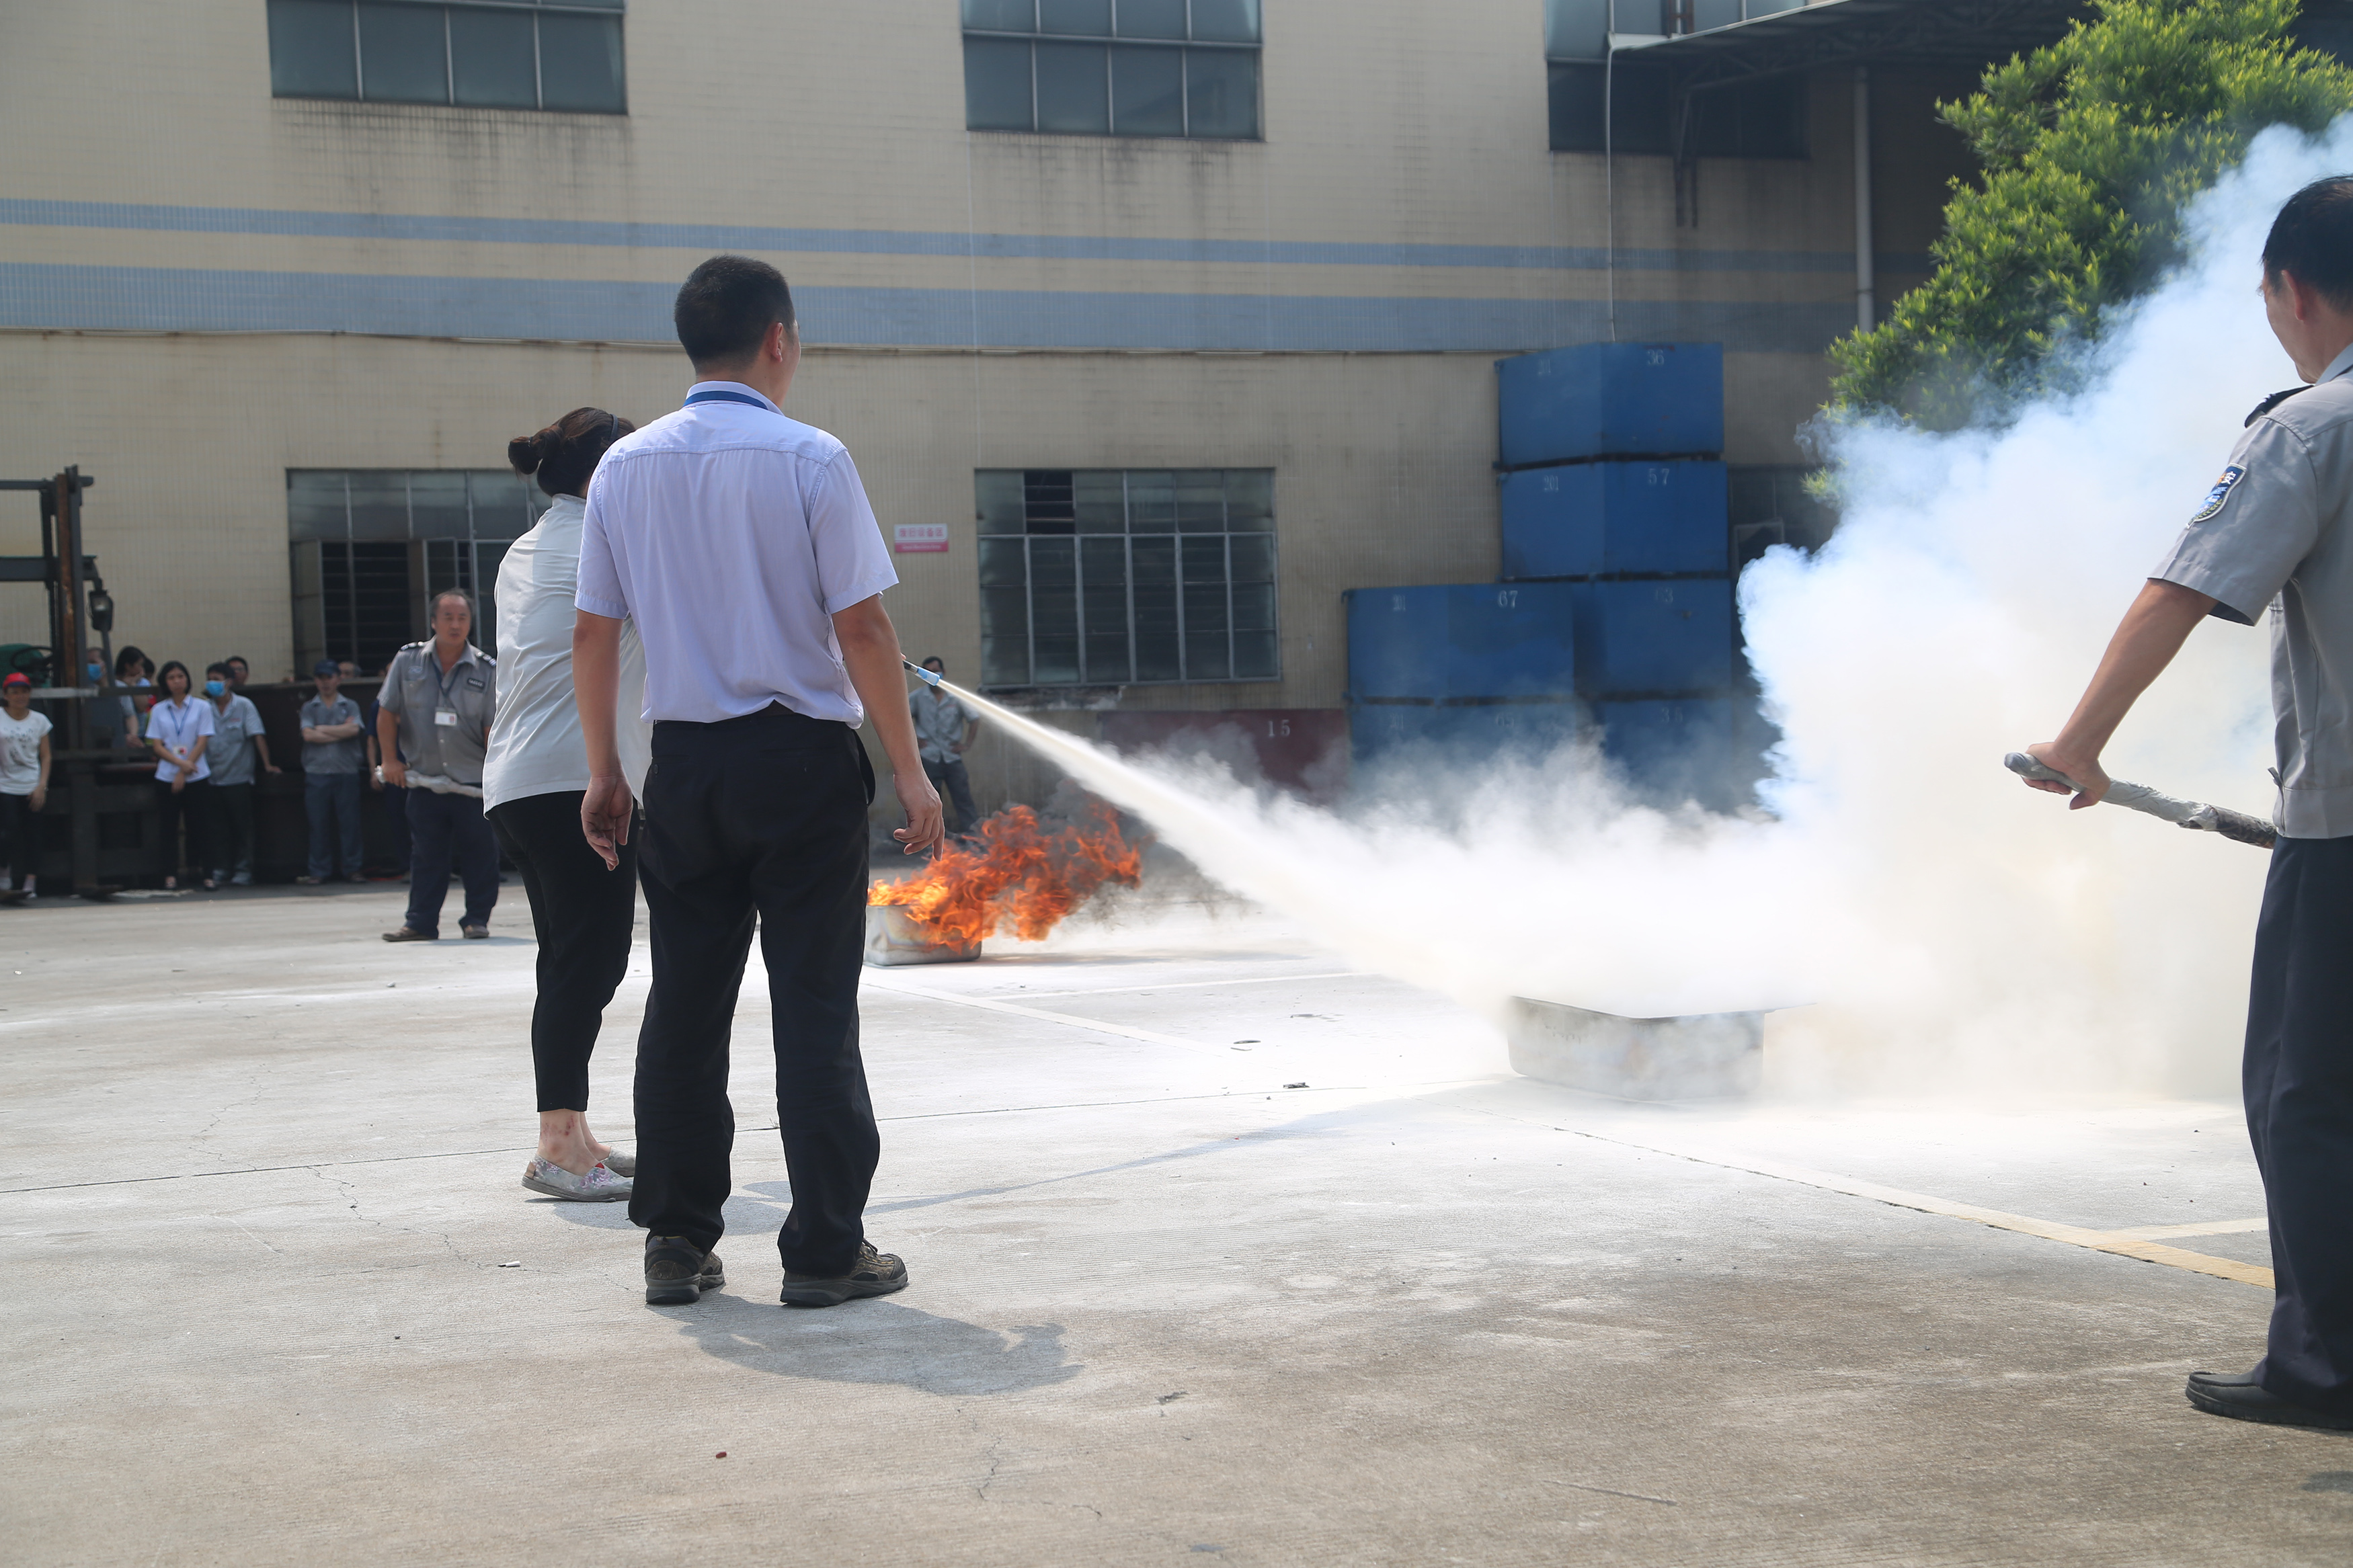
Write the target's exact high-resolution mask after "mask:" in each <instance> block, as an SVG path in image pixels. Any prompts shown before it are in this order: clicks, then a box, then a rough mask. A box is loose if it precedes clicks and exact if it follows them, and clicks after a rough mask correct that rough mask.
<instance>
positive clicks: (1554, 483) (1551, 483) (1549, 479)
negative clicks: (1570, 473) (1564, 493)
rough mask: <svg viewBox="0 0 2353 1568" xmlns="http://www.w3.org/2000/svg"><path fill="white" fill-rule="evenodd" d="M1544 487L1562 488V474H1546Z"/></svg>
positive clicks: (1548, 488) (1551, 488)
mask: <svg viewBox="0 0 2353 1568" xmlns="http://www.w3.org/2000/svg"><path fill="white" fill-rule="evenodd" d="M1544 488H1545V489H1547V490H1556V489H1560V476H1559V475H1558V474H1546V476H1545V482H1544Z"/></svg>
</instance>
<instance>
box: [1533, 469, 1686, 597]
mask: <svg viewBox="0 0 2353 1568" xmlns="http://www.w3.org/2000/svg"><path fill="white" fill-rule="evenodd" d="M1503 502H1504V579H1505V580H1506V581H1511V580H1514V579H1518V578H1528V577H1594V576H1600V575H1602V574H1619V573H1650V572H1727V571H1730V570H1731V567H1732V525H1731V514H1730V511H1729V510H1728V509H1727V496H1726V489H1725V467H1724V465H1723V464H1722V463H1716V462H1677V463H1574V464H1571V465H1569V466H1567V467H1566V468H1522V469H1520V470H1519V471H1518V472H1516V473H1510V474H1505V475H1504V476H1503Z"/></svg>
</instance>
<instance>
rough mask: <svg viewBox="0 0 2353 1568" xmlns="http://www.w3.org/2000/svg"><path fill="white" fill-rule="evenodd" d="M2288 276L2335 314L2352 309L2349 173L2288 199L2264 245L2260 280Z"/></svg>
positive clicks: (2352, 186) (2352, 187) (2352, 181)
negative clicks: (2315, 294)
mask: <svg viewBox="0 0 2353 1568" xmlns="http://www.w3.org/2000/svg"><path fill="white" fill-rule="evenodd" d="M2283 272H2285V273H2288V274H2289V275H2291V276H2292V277H2294V278H2295V280H2296V281H2297V282H2299V283H2302V284H2303V285H2305V286H2306V288H2308V289H2317V290H2318V291H2319V294H2320V297H2321V298H2322V299H2324V300H2327V301H2328V302H2329V303H2330V304H2332V305H2334V306H2336V307H2337V309H2338V310H2353V174H2331V175H2329V176H2328V177H2327V179H2325V180H2315V181H2313V182H2312V184H2308V185H2306V186H2305V187H2304V189H2302V190H2300V191H2298V192H2296V193H2295V195H2292V196H2290V197H2288V199H2287V205H2285V206H2284V207H2282V208H2280V210H2279V216H2277V217H2275V218H2274V219H2273V220H2272V232H2271V237H2270V238H2268V239H2266V240H2264V241H2263V276H2264V277H2265V278H2266V279H2270V280H2271V281H2272V282H2273V283H2274V285H2276V284H2277V282H2278V280H2279V275H2280V274H2281V273H2283Z"/></svg>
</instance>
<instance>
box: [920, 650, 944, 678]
mask: <svg viewBox="0 0 2353 1568" xmlns="http://www.w3.org/2000/svg"><path fill="white" fill-rule="evenodd" d="M935 664H936V665H938V666H939V667H940V673H942V674H945V673H946V672H947V668H948V661H947V660H946V659H944V658H941V657H940V656H939V655H938V654H934V655H932V657H931V658H927V659H925V660H923V668H925V669H929V668H932V666H934V665H935Z"/></svg>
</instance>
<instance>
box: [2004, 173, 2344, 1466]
mask: <svg viewBox="0 0 2353 1568" xmlns="http://www.w3.org/2000/svg"><path fill="white" fill-rule="evenodd" d="M2263 306H2264V310H2265V313H2266V314H2267V315H2268V316H2269V317H2270V320H2271V326H2272V331H2273V332H2274V334H2276V335H2277V337H2278V338H2279V341H2280V345H2281V346H2282V347H2283V348H2284V349H2286V350H2287V353H2288V357H2289V358H2290V359H2291V360H2293V361H2294V362H2295V368H2296V373H2297V374H2299V375H2301V376H2303V377H2304V379H2305V381H2306V385H2305V386H2301V387H2297V388H2295V390H2294V391H2292V392H2287V393H2281V394H2278V395H2274V396H2273V397H2271V398H2268V399H2266V400H2265V401H2264V403H2263V405H2262V406H2260V407H2258V408H2257V409H2256V410H2255V412H2254V413H2253V415H2251V416H2249V417H2248V420H2247V429H2246V434H2245V435H2244V436H2242V437H2240V440H2239V444H2238V447H2237V448H2236V449H2235V450H2233V451H2232V454H2231V460H2230V463H2229V465H2228V466H2227V467H2225V468H2223V470H2222V472H2221V477H2220V478H2218V479H2216V480H2215V481H2214V486H2213V488H2212V489H2211V490H2209V491H2208V492H2207V494H2206V497H2205V500H2203V502H2202V503H2201V504H2200V505H2199V507H2198V508H2197V509H2196V510H2195V512H2194V513H2193V515H2192V516H2191V517H2190V519H2189V526H2188V528H2186V529H2185V530H2184V531H2182V534H2181V537H2180V539H2179V541H2178V542H2176V543H2175V545H2174V547H2173V549H2172V551H2171V552H2169V553H2168V555H2167V556H2166V558H2165V559H2164V560H2163V561H2162V562H2160V563H2158V567H2157V570H2156V571H2154V572H2152V573H2151V574H2149V580H2148V582H2147V584H2145V585H2144V586H2143V587H2142V589H2141V593H2140V596H2139V598H2138V599H2137V600H2135V601H2134V604H2133V606H2132V608H2131V609H2130V610H2128V611H2127V612H2126V615H2125V619H2124V624H2123V625H2122V626H2119V627H2118V628H2117V629H2116V637H2115V638H2114V639H2113V640H2112V641H2111V642H2110V643H2109V644H2108V651H2107V654H2106V656H2105V658H2102V659H2101V661H2100V668H2099V669H2098V671H2097V673H2095V674H2094V676H2093V677H2092V684H2091V686H2090V688H2089V689H2087V690H2086V691H2085V692H2084V698H2083V700H2082V701H2081V702H2079V703H2078V704H2077V705H2076V708H2075V712H2074V715H2073V717H2072V718H2070V719H2069V720H2068V721H2067V725H2066V728H2065V729H2063V730H2062V731H2060V732H2059V738H2058V739H2057V740H2055V741H2050V742H2044V743H2043V744H2042V745H2039V746H2032V747H2030V748H2028V749H2029V750H2030V751H2031V752H2033V753H2034V755H2035V756H2037V757H2039V758H2040V759H2042V761H2043V762H2044V763H2047V764H2049V765H2050V766H2051V767H2052V768H2054V769H2056V770H2057V771H2058V772H2059V773H2063V774H2064V775H2065V776H2066V777H2067V778H2069V779H2071V780H2073V781H2074V782H2075V783H2076V784H2078V785H2079V786H2081V788H2080V793H2078V794H2076V795H2075V799H2074V801H2073V805H2076V806H2079V807H2080V806H2086V805H2096V804H2097V803H2098V802H2099V800H2100V799H2101V797H2102V796H2103V795H2105V794H2106V793H2107V789H2108V776H2107V774H2106V773H2105V772H2103V771H2102V769H2101V767H2100V752H2101V750H2102V748H2103V747H2105V745H2106V744H2107V742H2108V738H2109V736H2111V735H2112V734H2114V733H2115V732H2116V726H2117V725H2118V724H2119V723H2121V722H2122V721H2123V720H2124V717H2125V714H2126V712H2127V711H2128V710H2130V709H2131V707H2132V704H2133V701H2134V700H2135V699H2136V698H2137V697H2138V696H2139V695H2140V694H2141V693H2142V692H2143V691H2145V690H2147V688H2148V685H2149V683H2150V682H2151V681H2153V680H2155V679H2157V677H2158V674H2159V673H2160V672H2161V671H2162V670H2163V669H2164V668H2165V667H2166V665H2167V664H2168V663H2169V662H2171V660H2172V658H2173V656H2174V655H2175V654H2176V653H2177V652H2179V650H2180V647H2181V645H2182V643H2183V642H2184V641H2185V640H2186V639H2187V638H2188V637H2189V633H2190V631H2191V630H2192V629H2193V628H2194V627H2196V626H2198V625H2199V623H2200V621H2202V620H2204V619H2205V618H2206V617H2207V616H2210V615H2211V616H2217V617H2219V618H2221V619H2222V620H2226V621H2232V622H2236V623H2238V624H2240V625H2242V626H2253V624H2254V622H2255V617H2256V616H2258V615H2259V614H2261V613H2262V612H2263V610H2264V609H2265V608H2266V607H2267V606H2268V608H2269V609H2270V612H2271V638H2272V707H2273V712H2274V735H2275V745H2276V749H2277V752H2278V767H2277V769H2276V771H2275V773H2274V776H2275V778H2276V779H2277V781H2278V784H2279V801H2278V805H2277V808H2276V811H2275V814H2274V820H2275V822H2276V823H2277V826H2278V827H2279V831H2280V838H2279V843H2278V846H2277V847H2275V848H2274V850H2273V851H2272V865H2271V874H2270V878H2269V879H2268V881H2267V882H2266V883H2265V885H2264V888H2263V912H2262V914H2261V915H2260V916H2259V917H2258V920H2257V922H2256V926H2255V963H2254V976H2253V986H2252V988H2251V991H2250V994H2249V996H2248V1002H2247V1043H2246V1066H2245V1089H2246V1103H2247V1131H2248V1135H2249V1137H2250V1138H2251V1139H2252V1141H2253V1143H2254V1148H2255V1163H2256V1165H2257V1167H2258V1168H2259V1169H2260V1170H2261V1171H2262V1173H2263V1194H2264V1199H2265V1202H2266V1204H2267V1205H2268V1208H2269V1211H2270V1212H2269V1219H2270V1225H2271V1238H2272V1268H2273V1272H2274V1277H2275V1279H2276V1294H2275V1297H2274V1303H2273V1308H2272V1320H2271V1332H2270V1339H2269V1342H2268V1345H2267V1347H2266V1351H2265V1353H2264V1356H2263V1360H2261V1361H2259V1362H2257V1363H2255V1365H2254V1368H2253V1370H2252V1371H2250V1372H2246V1373H2237V1374H2227V1375H2218V1374H2216V1373H2205V1372H2200V1373H2191V1374H2190V1378H2189V1389H2188V1391H2187V1392H2188V1394H2189V1402H2190V1403H2191V1404H2193V1405H2197V1406H2198V1407H2199V1408H2200V1409H2201V1410H2206V1411H2211V1412H2212V1413H2213V1414H2215V1415H2230V1416H2236V1417H2238V1418H2239V1419H2242V1420H2247V1421H2264V1422H2271V1423H2274V1424H2278V1425H2283V1426H2325V1427H2332V1428H2337V1429H2340V1430H2353V175H2339V176H2337V177H2334V178H2331V179H2327V180H2321V181H2318V182H2316V183H2315V184H2310V185H2307V186H2306V187H2305V188H2304V189H2303V190H2301V191H2298V192H2297V193H2296V194H2295V195H2294V196H2293V197H2291V198H2290V199H2289V201H2288V203H2287V205H2285V206H2284V207H2282V208H2281V209H2280V214H2279V216H2278V218H2277V219H2276V220H2275V221H2274V224H2273V226H2272V231H2271V237H2270V238H2269V239H2268V240H2267V241H2266V242H2265V243H2264V246H2263ZM2035 787H2037V788H2042V789H2049V790H2052V791H2056V792H2059V793H2066V790H2065V786H2064V785H2062V784H2037V785H2036V786H2035Z"/></svg>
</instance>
